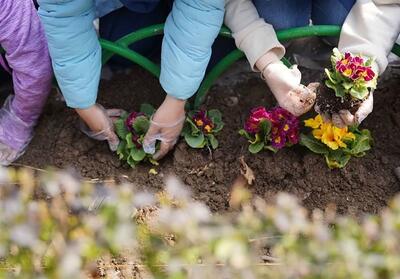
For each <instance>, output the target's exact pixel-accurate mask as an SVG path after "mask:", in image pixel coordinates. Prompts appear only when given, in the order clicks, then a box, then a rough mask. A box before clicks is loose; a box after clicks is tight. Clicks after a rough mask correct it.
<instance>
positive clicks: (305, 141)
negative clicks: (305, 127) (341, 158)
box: [300, 134, 329, 154]
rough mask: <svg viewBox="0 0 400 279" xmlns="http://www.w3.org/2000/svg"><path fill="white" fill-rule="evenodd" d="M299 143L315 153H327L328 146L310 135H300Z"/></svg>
mask: <svg viewBox="0 0 400 279" xmlns="http://www.w3.org/2000/svg"><path fill="white" fill-rule="evenodd" d="M300 144H301V145H303V146H305V147H307V148H308V149H310V150H311V151H312V152H314V153H317V154H328V153H329V148H328V147H327V146H326V145H325V144H323V143H322V142H320V141H319V140H317V139H316V138H314V137H313V136H312V135H304V134H301V135H300Z"/></svg>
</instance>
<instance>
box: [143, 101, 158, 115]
mask: <svg viewBox="0 0 400 279" xmlns="http://www.w3.org/2000/svg"><path fill="white" fill-rule="evenodd" d="M155 111H156V109H155V108H154V107H153V106H152V105H150V104H141V105H140V112H142V113H144V114H146V115H147V116H149V117H150V116H152V115H153V114H154V112H155Z"/></svg>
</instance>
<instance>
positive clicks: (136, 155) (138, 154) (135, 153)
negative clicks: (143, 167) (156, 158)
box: [130, 147, 146, 162]
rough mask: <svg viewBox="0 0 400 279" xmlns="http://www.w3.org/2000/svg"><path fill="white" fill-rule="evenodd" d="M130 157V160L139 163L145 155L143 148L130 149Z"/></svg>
mask: <svg viewBox="0 0 400 279" xmlns="http://www.w3.org/2000/svg"><path fill="white" fill-rule="evenodd" d="M130 157H132V159H133V160H135V161H136V162H140V161H143V160H144V158H146V153H145V152H144V150H143V148H139V149H137V148H136V147H135V148H132V149H131V153H130Z"/></svg>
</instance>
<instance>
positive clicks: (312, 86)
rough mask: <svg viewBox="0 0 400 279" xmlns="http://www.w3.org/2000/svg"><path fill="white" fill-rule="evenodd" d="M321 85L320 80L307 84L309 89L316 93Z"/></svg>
mask: <svg viewBox="0 0 400 279" xmlns="http://www.w3.org/2000/svg"><path fill="white" fill-rule="evenodd" d="M320 86H321V83H319V82H311V83H309V84H308V85H307V88H308V90H310V91H311V92H314V93H315V94H317V90H318V88H319V87H320Z"/></svg>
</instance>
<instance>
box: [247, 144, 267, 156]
mask: <svg viewBox="0 0 400 279" xmlns="http://www.w3.org/2000/svg"><path fill="white" fill-rule="evenodd" d="M263 149H264V142H262V141H261V142H256V143H252V144H250V145H249V151H250V153H253V154H257V153H258V152H260V151H261V150H263Z"/></svg>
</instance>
